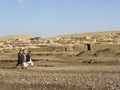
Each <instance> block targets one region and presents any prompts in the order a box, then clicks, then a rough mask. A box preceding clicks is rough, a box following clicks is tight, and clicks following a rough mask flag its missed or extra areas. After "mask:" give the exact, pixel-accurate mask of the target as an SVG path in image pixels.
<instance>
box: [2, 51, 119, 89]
mask: <svg viewBox="0 0 120 90" xmlns="http://www.w3.org/2000/svg"><path fill="white" fill-rule="evenodd" d="M75 54H76V53H74V54H73V53H59V54H56V55H32V59H33V62H34V66H33V67H28V68H27V69H21V68H20V67H17V68H16V67H15V64H16V55H11V56H9V55H1V56H0V90H120V59H119V58H108V57H78V56H75Z"/></svg>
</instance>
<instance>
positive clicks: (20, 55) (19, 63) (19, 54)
mask: <svg viewBox="0 0 120 90" xmlns="http://www.w3.org/2000/svg"><path fill="white" fill-rule="evenodd" d="M18 65H22V50H19V52H18V61H17V64H16V67H17V66H18Z"/></svg>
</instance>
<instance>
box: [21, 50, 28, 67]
mask: <svg viewBox="0 0 120 90" xmlns="http://www.w3.org/2000/svg"><path fill="white" fill-rule="evenodd" d="M27 66H28V65H27V63H26V54H25V51H24V50H22V69H26V68H27Z"/></svg>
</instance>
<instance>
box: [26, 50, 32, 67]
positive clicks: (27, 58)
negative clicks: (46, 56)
mask: <svg viewBox="0 0 120 90" xmlns="http://www.w3.org/2000/svg"><path fill="white" fill-rule="evenodd" d="M26 61H27V63H28V65H30V66H33V62H32V60H31V51H29V52H28V53H27V55H26Z"/></svg>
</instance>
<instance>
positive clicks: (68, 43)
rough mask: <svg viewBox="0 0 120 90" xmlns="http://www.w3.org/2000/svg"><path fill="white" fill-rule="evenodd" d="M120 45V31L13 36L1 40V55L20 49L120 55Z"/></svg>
mask: <svg viewBox="0 0 120 90" xmlns="http://www.w3.org/2000/svg"><path fill="white" fill-rule="evenodd" d="M119 45H120V31H107V32H92V33H82V34H70V35H61V36H54V37H47V38H45V37H33V36H32V35H13V36H6V37H1V38H0V52H1V53H5V52H7V53H9V52H12V51H14V50H18V49H19V48H24V49H27V50H32V51H33V52H83V51H88V50H92V51H95V50H97V51H99V50H101V49H102V50H103V51H104V49H107V50H109V49H114V51H115V52H116V51H117V53H119V52H118V50H119V49H120V46H119ZM110 51H111V50H110ZM97 53H98V52H97Z"/></svg>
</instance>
